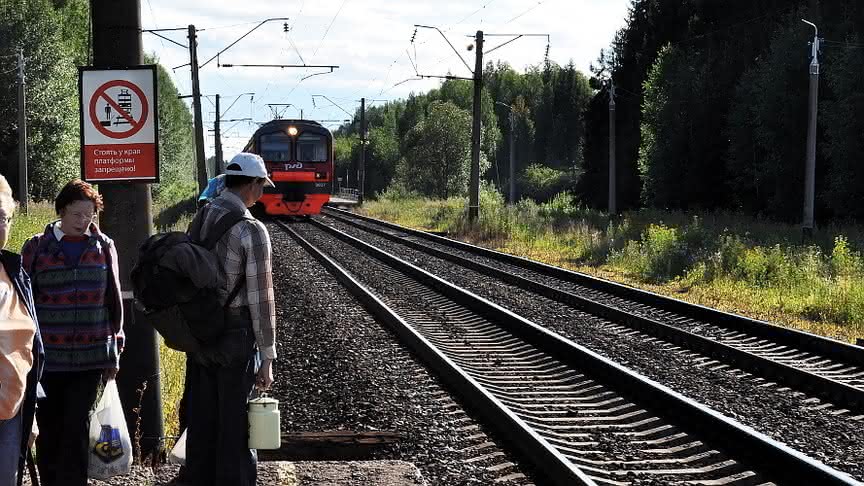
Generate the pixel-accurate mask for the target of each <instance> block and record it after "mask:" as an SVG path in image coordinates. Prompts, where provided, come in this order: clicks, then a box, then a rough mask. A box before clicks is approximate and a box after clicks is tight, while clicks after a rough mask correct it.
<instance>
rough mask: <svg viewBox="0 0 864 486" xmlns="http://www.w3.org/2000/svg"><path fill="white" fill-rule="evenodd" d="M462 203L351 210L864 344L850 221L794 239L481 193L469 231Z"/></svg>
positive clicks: (863, 261) (409, 201)
mask: <svg viewBox="0 0 864 486" xmlns="http://www.w3.org/2000/svg"><path fill="white" fill-rule="evenodd" d="M394 195H395V196H396V197H394ZM465 207H466V201H465V200H464V199H462V198H451V199H449V200H446V201H430V200H424V199H420V198H416V197H411V195H406V194H389V193H385V194H383V195H382V197H380V198H379V200H377V201H372V202H369V203H367V204H366V205H365V206H364V207H363V209H362V212H364V213H365V214H368V215H370V216H373V217H377V218H381V219H386V220H389V221H393V222H396V223H399V224H403V225H406V226H410V227H414V228H421V229H427V230H432V231H442V232H447V233H449V234H450V235H451V236H452V237H455V238H458V239H462V240H464V241H469V242H472V243H475V244H479V245H483V246H486V247H489V248H495V249H498V250H501V251H505V252H508V253H512V254H516V255H520V256H524V257H527V258H531V259H534V260H539V261H543V262H546V263H549V264H552V265H557V266H561V267H564V268H570V269H573V270H577V271H581V272H585V273H589V274H592V275H595V276H599V277H602V278H607V279H610V280H616V281H619V282H622V283H625V284H628V285H633V286H636V287H641V288H645V289H648V290H651V291H653V292H657V293H660V294H664V295H668V296H672V297H675V298H678V299H683V300H686V301H690V302H694V303H699V304H703V305H708V306H711V307H716V308H720V309H723V310H727V311H732V312H736V313H740V314H744V315H748V316H751V317H754V318H757V319H763V320H768V321H772V322H775V323H777V324H781V325H786V326H789V327H794V328H797V329H803V330H806V331H809V332H814V333H817V334H821V335H825V336H829V337H833V338H837V339H841V340H845V341H850V342H854V340H855V338H859V337H864V257H862V255H861V250H862V248H864V227H862V226H860V225H855V224H845V225H840V224H835V225H831V226H828V227H825V228H820V229H819V230H818V231H816V233H815V234H814V235H813V238H812V239H811V240H809V241H808V242H807V243H802V242H801V232H800V229H799V228H798V227H797V226H795V225H787V224H782V223H776V222H770V221H765V220H759V219H754V218H751V217H747V216H745V215H741V214H735V213H730V212H713V213H687V212H670V211H660V210H650V209H649V210H641V211H633V212H627V213H625V214H623V215H621V216H620V217H618V218H615V219H610V218H609V217H608V215H606V214H604V213H602V212H599V211H595V210H589V209H586V208H583V207H580V206H579V205H577V204H576V203H575V198H573V197H572V196H571V195H569V194H567V193H562V194H559V195H557V196H556V197H555V198H553V199H552V200H551V201H550V202H549V203H547V204H535V203H533V202H531V201H522V202H520V203H519V204H517V205H516V206H514V207H508V206H506V205H505V204H504V201H503V199H502V198H501V196H500V195H498V193H497V192H495V191H494V189H491V188H484V189H483V191H482V192H481V215H480V219H479V221H478V222H477V223H476V224H470V223H469V222H468V220H467V217H466V216H467V215H466V212H465Z"/></svg>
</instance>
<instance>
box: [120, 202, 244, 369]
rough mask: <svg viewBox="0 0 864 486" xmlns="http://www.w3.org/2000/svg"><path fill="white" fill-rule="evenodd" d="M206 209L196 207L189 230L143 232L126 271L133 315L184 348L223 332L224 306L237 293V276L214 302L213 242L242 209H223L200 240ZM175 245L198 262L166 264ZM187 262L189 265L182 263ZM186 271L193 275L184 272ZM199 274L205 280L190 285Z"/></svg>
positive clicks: (216, 263) (190, 350)
mask: <svg viewBox="0 0 864 486" xmlns="http://www.w3.org/2000/svg"><path fill="white" fill-rule="evenodd" d="M207 210H209V208H207V207H205V208H202V209H200V210H199V211H198V214H196V215H195V219H194V220H193V222H192V225H191V226H190V229H189V234H186V233H182V232H179V231H173V232H169V233H159V234H156V235H153V236H151V237H150V238H148V239H147V241H145V242H144V244H143V245H141V248H140V249H139V253H138V263H137V264H136V265H135V267H134V268H133V269H132V273H131V279H132V287H133V291H134V294H135V307H136V309H138V310H139V311H140V312H141V314H139V315H141V316H142V317H143V320H144V321H145V322H147V323H149V324H150V325H152V326H153V327H154V328H155V329H156V330H157V331H158V332H159V334H161V335H162V337H163V338H164V340H165V344H166V345H167V346H168V347H169V348H172V349H176V350H177V351H183V352H187V353H194V352H197V351H199V350H200V349H201V346H202V345H204V344H207V343H208V342H211V341H213V340H214V339H215V338H218V337H219V336H221V335H222V334H223V333H224V332H225V330H226V329H227V326H228V322H227V320H226V310H227V309H226V306H227V305H229V304H230V303H231V302H232V301H233V300H234V298H236V297H237V295H238V294H239V292H240V290H241V289H242V288H243V283H244V281H245V280H244V279H240V281H239V282H238V283H237V285H236V286H235V287H234V289H232V291H231V293H230V294H229V295H228V300H227V301H226V303H225V305H224V306H223V305H222V304H220V303H219V298H218V288H219V286H220V284H221V283H222V282H223V279H222V278H221V275H219V274H218V272H219V269H220V268H221V266H222V264H221V262H219V261H218V260H217V257H216V254H215V253H213V248H215V247H216V243H217V242H218V241H219V240H220V239H221V238H222V236H223V235H224V234H225V233H227V232H228V231H229V230H230V229H231V228H232V227H233V226H234V225H235V224H237V223H239V222H241V221H243V220H244V219H247V218H246V216H245V215H244V214H243V213H236V212H232V213H228V214H227V215H225V216H223V217H222V218H220V219H219V220H218V221H217V223H216V225H215V227H213V228H212V229H211V230H210V231H209V234H208V235H207V238H206V239H205V240H203V241H201V240H199V239H198V237H199V235H200V230H201V222H202V221H203V220H204V217H203V216H204V215H203V214H202V212H203V211H207ZM178 245H190V246H188V247H184V248H181V247H179V246H178ZM177 251H182V252H185V254H186V255H192V256H194V259H191V260H190V261H195V259H197V262H198V264H197V265H188V264H187V266H186V267H187V268H182V266H181V268H178V266H177V265H176V264H168V262H167V260H168V256H169V254H171V252H177ZM174 254H176V253H174ZM190 266H194V269H192V268H188V267H190ZM192 272H195V275H194V276H193V275H190V274H191V273H192ZM202 280H205V281H209V282H210V283H211V284H209V285H208V286H204V287H202V286H199V285H196V281H198V282H199V283H200V282H201V281H202Z"/></svg>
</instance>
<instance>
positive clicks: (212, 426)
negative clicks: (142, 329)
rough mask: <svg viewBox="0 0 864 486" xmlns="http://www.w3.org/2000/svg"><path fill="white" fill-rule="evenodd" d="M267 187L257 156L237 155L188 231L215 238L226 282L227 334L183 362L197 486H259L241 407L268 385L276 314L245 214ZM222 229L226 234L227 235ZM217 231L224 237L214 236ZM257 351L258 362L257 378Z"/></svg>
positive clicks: (265, 255)
mask: <svg viewBox="0 0 864 486" xmlns="http://www.w3.org/2000/svg"><path fill="white" fill-rule="evenodd" d="M265 185H270V186H273V182H272V181H271V180H270V179H269V178H268V177H267V170H266V167H265V166H264V161H263V160H262V159H261V157H260V156H258V155H256V154H251V153H240V154H238V155H236V156H235V157H234V158H232V159H231V161H230V162H229V163H228V166H227V167H226V170H225V189H224V190H223V191H222V192H221V194H220V195H219V196H218V197H216V198H214V199H213V200H212V201H211V202H210V203H209V204H207V205H206V206H204V207H202V208H201V209H199V210H198V213H197V214H196V215H195V219H194V220H193V221H192V224H191V225H190V228H189V238H190V239H191V240H193V241H201V242H204V241H208V240H212V239H213V236H218V237H219V238H218V241H216V242H215V246H213V247H212V250H211V251H212V252H213V253H214V254H215V255H216V260H217V262H218V263H219V264H220V265H221V270H222V271H223V272H224V276H225V282H224V285H223V286H220V288H219V289H218V291H217V295H218V298H219V303H220V304H222V305H223V306H224V311H225V320H224V324H223V327H224V330H223V331H222V332H221V335H219V336H217V337H215V338H213V339H210V340H208V341H206V342H203V343H202V344H201V347H200V349H199V350H197V351H195V352H190V353H188V354H187V360H186V380H187V390H188V395H187V400H188V402H187V403H186V407H187V410H186V414H187V420H188V429H187V435H188V437H187V441H186V474H185V475H184V476H186V478H188V479H186V478H184V479H185V480H186V481H188V482H191V483H192V484H193V485H194V486H205V485H206V486H215V485H217V484H218V485H231V486H253V485H255V482H256V477H257V473H256V465H255V461H254V458H253V456H252V453H251V451H250V450H249V446H248V433H249V424H248V415H247V408H246V402H247V399H248V397H249V394H250V393H251V391H252V387H253V386H257V388H258V389H259V390H266V389H268V388H269V387H270V385H271V384H272V383H273V360H274V359H275V358H276V340H275V337H276V334H275V331H276V309H275V301H274V297H273V276H272V273H271V268H272V265H271V261H270V259H271V246H270V235H269V234H268V233H267V228H266V227H265V226H264V225H263V224H262V223H261V222H260V221H258V220H256V219H254V218H253V217H252V215H251V213H250V212H249V210H248V208H249V207H251V206H253V205H254V204H255V202H256V201H258V199H259V198H260V197H261V194H262V193H263V192H264V186H265ZM225 218H228V219H225ZM237 221H239V222H237ZM226 223H227V224H226ZM232 223H233V224H232ZM226 226H230V228H229V229H227V230H225V229H224V228H225V227H226ZM219 231H224V233H221V234H215V233H218V232H219ZM256 349H257V351H258V352H259V353H260V356H261V364H260V367H259V368H258V370H257V372H256V371H255V365H256Z"/></svg>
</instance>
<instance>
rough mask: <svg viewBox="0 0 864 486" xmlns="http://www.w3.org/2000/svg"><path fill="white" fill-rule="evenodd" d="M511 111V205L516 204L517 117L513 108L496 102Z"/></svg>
mask: <svg viewBox="0 0 864 486" xmlns="http://www.w3.org/2000/svg"><path fill="white" fill-rule="evenodd" d="M495 104H496V105H501V106H503V107H505V108H507V110H509V120H510V137H509V139H510V198H509V199H508V201H509V202H510V204H516V135H515V133H516V117H514V116H513V107H512V106H510V105H508V104H507V103H502V102H500V101H496V102H495Z"/></svg>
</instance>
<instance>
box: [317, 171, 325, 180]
mask: <svg viewBox="0 0 864 486" xmlns="http://www.w3.org/2000/svg"><path fill="white" fill-rule="evenodd" d="M315 178H316V179H326V178H327V173H326V172H316V173H315Z"/></svg>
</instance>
